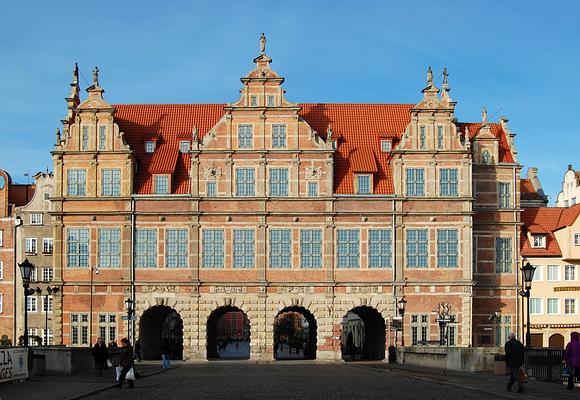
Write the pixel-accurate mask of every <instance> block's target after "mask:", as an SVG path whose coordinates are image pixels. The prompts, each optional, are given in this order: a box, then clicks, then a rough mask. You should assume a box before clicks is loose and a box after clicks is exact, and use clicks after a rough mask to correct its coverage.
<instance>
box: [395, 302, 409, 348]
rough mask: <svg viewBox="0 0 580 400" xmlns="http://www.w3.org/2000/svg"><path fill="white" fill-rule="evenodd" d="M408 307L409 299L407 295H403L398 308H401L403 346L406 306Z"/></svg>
mask: <svg viewBox="0 0 580 400" xmlns="http://www.w3.org/2000/svg"><path fill="white" fill-rule="evenodd" d="M406 307H407V300H405V296H403V297H401V300H399V301H398V302H397V308H398V310H399V315H400V316H401V346H405V308H406Z"/></svg>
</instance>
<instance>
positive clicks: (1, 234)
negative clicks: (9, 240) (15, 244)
mask: <svg viewBox="0 0 580 400" xmlns="http://www.w3.org/2000/svg"><path fill="white" fill-rule="evenodd" d="M2 246H4V230H3V229H0V247H2Z"/></svg>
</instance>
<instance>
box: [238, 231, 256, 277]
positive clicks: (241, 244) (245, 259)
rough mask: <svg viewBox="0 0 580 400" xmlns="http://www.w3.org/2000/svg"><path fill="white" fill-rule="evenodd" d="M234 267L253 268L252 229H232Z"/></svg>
mask: <svg viewBox="0 0 580 400" xmlns="http://www.w3.org/2000/svg"><path fill="white" fill-rule="evenodd" d="M234 268H254V231H253V230H251V229H234Z"/></svg>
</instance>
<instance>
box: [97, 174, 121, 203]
mask: <svg viewBox="0 0 580 400" xmlns="http://www.w3.org/2000/svg"><path fill="white" fill-rule="evenodd" d="M120 195H121V170H120V169H116V168H115V169H103V172H102V182H101V196H120Z"/></svg>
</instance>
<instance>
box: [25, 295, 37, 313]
mask: <svg viewBox="0 0 580 400" xmlns="http://www.w3.org/2000/svg"><path fill="white" fill-rule="evenodd" d="M26 311H28V312H37V311H38V299H37V298H36V296H28V297H27V298H26Z"/></svg>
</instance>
